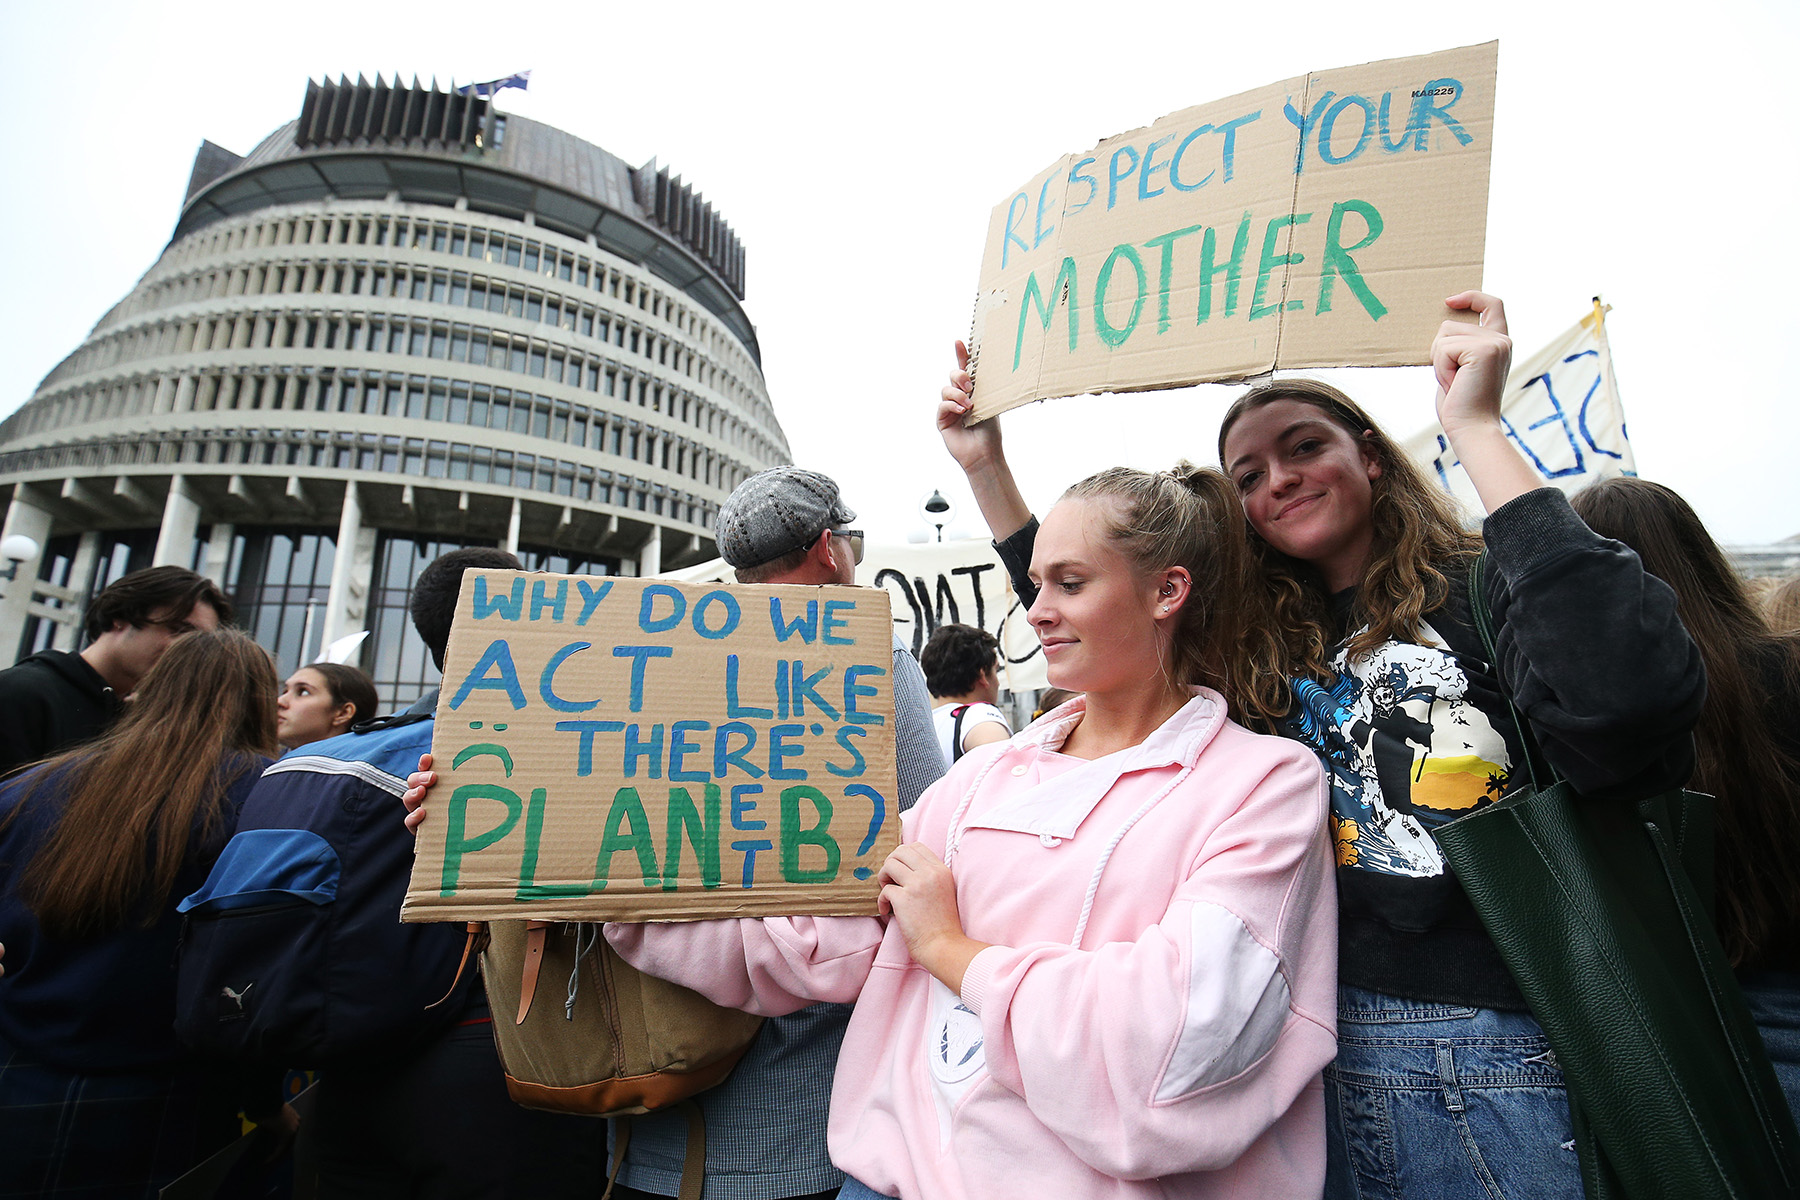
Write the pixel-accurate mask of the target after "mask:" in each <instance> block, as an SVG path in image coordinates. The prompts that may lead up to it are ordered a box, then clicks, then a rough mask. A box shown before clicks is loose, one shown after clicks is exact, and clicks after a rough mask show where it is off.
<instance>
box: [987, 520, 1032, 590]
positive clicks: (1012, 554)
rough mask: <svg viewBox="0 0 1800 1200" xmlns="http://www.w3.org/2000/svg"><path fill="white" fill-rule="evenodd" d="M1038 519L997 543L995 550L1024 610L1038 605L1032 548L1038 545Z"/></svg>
mask: <svg viewBox="0 0 1800 1200" xmlns="http://www.w3.org/2000/svg"><path fill="white" fill-rule="evenodd" d="M1037 531H1038V519H1037V518H1036V517H1032V518H1031V519H1030V520H1029V521H1026V522H1025V526H1024V528H1022V529H1020V530H1019V531H1018V532H1017V533H1015V534H1013V535H1012V536H1011V537H1009V538H1007V539H1006V540H1005V541H1003V542H995V543H994V549H995V550H996V551H998V552H999V554H1000V565H1001V566H1003V567H1005V568H1006V573H1007V575H1008V576H1010V577H1011V579H1012V585H1013V592H1014V593H1015V594H1016V595H1017V596H1018V597H1019V605H1020V607H1022V608H1030V607H1031V606H1032V605H1033V604H1036V603H1037V594H1038V590H1037V585H1036V584H1034V583H1032V582H1031V575H1030V574H1029V572H1030V570H1031V548H1032V547H1033V546H1035V545H1036V544H1037Z"/></svg>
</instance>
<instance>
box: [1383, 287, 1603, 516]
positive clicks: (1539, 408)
mask: <svg viewBox="0 0 1800 1200" xmlns="http://www.w3.org/2000/svg"><path fill="white" fill-rule="evenodd" d="M1609 311H1611V310H1610V309H1609V307H1608V306H1607V305H1604V304H1602V303H1600V298H1599V297H1598V296H1596V297H1594V311H1593V312H1591V313H1589V314H1588V315H1586V316H1585V317H1583V318H1581V320H1580V321H1578V322H1576V323H1575V325H1574V326H1573V327H1571V328H1570V329H1568V330H1567V331H1566V332H1564V333H1563V334H1562V335H1561V336H1560V337H1558V338H1557V339H1556V340H1555V341H1553V342H1551V343H1550V344H1549V345H1548V346H1545V347H1544V348H1543V349H1542V350H1539V351H1538V352H1537V353H1536V354H1534V355H1533V356H1532V357H1530V358H1528V359H1526V360H1525V361H1524V362H1522V363H1520V364H1518V365H1517V366H1515V367H1514V368H1513V370H1512V374H1511V375H1510V376H1509V377H1508V378H1507V381H1506V394H1505V396H1503V397H1502V398H1501V401H1500V421H1501V424H1502V425H1503V426H1504V427H1505V429H1506V435H1507V437H1509V438H1510V439H1512V442H1513V444H1514V445H1515V446H1517V447H1518V448H1519V450H1520V451H1521V452H1522V453H1523V454H1524V455H1525V461H1526V462H1528V463H1530V464H1531V465H1532V467H1533V468H1534V469H1535V470H1536V471H1537V473H1538V474H1539V475H1540V476H1542V477H1543V479H1544V481H1545V482H1546V483H1550V484H1553V485H1555V486H1556V487H1558V488H1561V489H1562V490H1563V491H1564V492H1570V493H1572V492H1577V491H1580V490H1581V489H1582V488H1584V487H1586V486H1587V485H1588V484H1590V483H1594V482H1596V481H1597V480H1601V479H1608V478H1611V477H1612V476H1615V475H1636V474H1637V460H1636V459H1634V458H1633V457H1632V454H1631V442H1630V440H1629V439H1628V437H1627V436H1626V431H1625V410H1624V409H1623V408H1622V407H1621V406H1620V404H1619V392H1618V386H1617V380H1616V379H1615V377H1614V375H1613V364H1612V351H1611V349H1610V348H1609V347H1608V346H1607V342H1606V314H1607V313H1608V312H1609ZM1406 451H1407V453H1408V454H1410V455H1412V457H1413V461H1415V462H1417V463H1418V464H1419V465H1420V466H1422V467H1423V468H1425V470H1426V471H1427V472H1428V473H1429V474H1430V475H1431V477H1432V478H1433V479H1436V480H1437V481H1438V482H1439V483H1441V484H1443V486H1444V488H1445V489H1446V490H1447V491H1449V492H1450V494H1451V495H1453V496H1455V497H1456V498H1457V499H1458V500H1460V501H1461V502H1462V504H1463V507H1464V508H1466V509H1468V510H1469V511H1470V512H1472V513H1480V512H1483V511H1484V509H1483V507H1482V504H1481V499H1480V497H1479V496H1477V495H1476V493H1475V485H1474V484H1472V483H1471V482H1469V476H1468V472H1466V471H1464V470H1463V468H1462V465H1461V463H1459V462H1458V461H1457V458H1456V451H1455V450H1453V449H1451V448H1450V443H1449V440H1448V439H1447V438H1445V436H1444V431H1443V429H1442V428H1441V427H1439V426H1438V425H1436V424H1433V425H1432V426H1431V427H1430V428H1428V429H1426V430H1424V431H1422V432H1420V433H1418V434H1415V435H1414V436H1413V437H1411V438H1409V439H1407V442H1406Z"/></svg>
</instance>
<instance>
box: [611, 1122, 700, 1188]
mask: <svg viewBox="0 0 1800 1200" xmlns="http://www.w3.org/2000/svg"><path fill="white" fill-rule="evenodd" d="M675 1107H676V1108H678V1109H680V1110H681V1113H682V1115H683V1116H685V1117H686V1118H687V1126H688V1136H687V1153H686V1155H684V1156H683V1158H682V1162H681V1189H680V1190H679V1191H678V1192H677V1193H676V1200H700V1189H701V1187H702V1185H704V1183H705V1182H706V1116H705V1114H703V1113H702V1112H701V1111H700V1106H699V1105H698V1104H695V1103H694V1102H693V1101H692V1100H683V1101H682V1102H681V1103H680V1104H677V1105H676V1106H675ZM612 1123H613V1150H612V1170H611V1171H609V1172H608V1173H607V1176H606V1190H605V1191H604V1192H602V1193H600V1200H612V1193H613V1184H614V1183H615V1182H616V1181H617V1180H618V1178H619V1168H620V1167H622V1166H624V1165H625V1149H626V1147H628V1146H630V1145H631V1118H630V1117H614V1118H613V1119H612Z"/></svg>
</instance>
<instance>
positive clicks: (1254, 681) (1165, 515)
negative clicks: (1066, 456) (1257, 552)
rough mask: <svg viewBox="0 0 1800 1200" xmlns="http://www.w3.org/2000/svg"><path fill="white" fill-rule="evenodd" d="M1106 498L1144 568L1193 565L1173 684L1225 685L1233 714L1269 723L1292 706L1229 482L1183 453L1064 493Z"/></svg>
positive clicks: (1114, 538) (1112, 529) (1122, 539)
mask: <svg viewBox="0 0 1800 1200" xmlns="http://www.w3.org/2000/svg"><path fill="white" fill-rule="evenodd" d="M1063 498H1064V499H1065V500H1107V501H1110V503H1109V504H1107V505H1106V506H1104V507H1105V510H1106V511H1108V512H1109V513H1110V515H1111V519H1110V520H1109V521H1108V522H1107V537H1108V540H1109V541H1110V542H1111V543H1112V544H1113V546H1114V547H1115V548H1116V549H1117V550H1118V551H1119V552H1120V553H1121V554H1123V555H1124V556H1125V558H1126V559H1127V561H1129V562H1130V563H1131V564H1132V565H1133V566H1134V567H1135V568H1136V569H1137V570H1139V571H1140V572H1144V573H1153V572H1157V571H1162V570H1166V569H1167V568H1169V567H1185V568H1186V569H1187V572H1188V575H1189V576H1190V577H1191V578H1192V580H1193V587H1192V588H1191V589H1190V591H1189V594H1188V599H1187V603H1186V604H1184V605H1182V608H1181V612H1180V614H1179V616H1178V618H1177V623H1176V625H1175V628H1174V631H1173V632H1174V638H1173V641H1172V643H1171V651H1172V655H1173V661H1172V663H1171V668H1172V670H1173V673H1174V675H1175V679H1174V682H1176V683H1178V684H1182V685H1186V684H1194V683H1199V684H1205V685H1206V686H1208V687H1211V688H1213V689H1215V690H1216V691H1219V692H1221V693H1222V694H1223V695H1224V696H1225V699H1226V701H1227V702H1228V703H1229V705H1230V711H1231V715H1232V716H1233V717H1234V718H1236V719H1237V720H1238V721H1240V722H1242V723H1244V724H1258V725H1265V726H1266V725H1268V724H1270V723H1271V722H1272V721H1273V719H1274V718H1275V717H1277V716H1279V715H1280V714H1281V713H1282V712H1283V711H1285V709H1286V705H1287V687H1286V681H1285V679H1284V678H1283V676H1282V674H1281V671H1280V667H1281V641H1280V638H1279V636H1278V635H1277V634H1276V633H1275V631H1274V628H1273V627H1272V626H1271V625H1270V624H1269V623H1268V622H1267V621H1266V620H1264V619H1262V617H1263V614H1264V613H1266V611H1267V605H1266V604H1258V603H1252V602H1251V596H1252V592H1253V590H1255V589H1256V588H1257V587H1258V584H1259V581H1258V580H1257V579H1256V577H1255V573H1254V570H1253V568H1252V565H1251V560H1250V554H1249V547H1248V544H1247V542H1246V540H1245V535H1244V528H1245V527H1244V518H1243V510H1242V509H1241V508H1240V507H1239V505H1238V499H1237V493H1236V491H1235V489H1234V488H1233V487H1232V485H1231V480H1229V479H1227V478H1226V477H1225V476H1223V475H1221V474H1219V472H1217V471H1213V470H1209V469H1207V468H1205V467H1196V466H1194V465H1193V464H1192V463H1189V462H1186V461H1183V462H1180V463H1177V464H1176V465H1175V468H1174V470H1171V471H1162V472H1158V473H1156V474H1152V473H1150V472H1148V471H1138V470H1134V469H1132V468H1129V467H1113V468H1111V469H1110V470H1106V471H1101V472H1100V473H1099V474H1097V475H1090V476H1088V477H1087V478H1086V479H1084V480H1082V481H1081V482H1080V483H1077V484H1076V485H1075V486H1073V487H1071V488H1070V489H1069V490H1068V491H1066V492H1064V493H1063Z"/></svg>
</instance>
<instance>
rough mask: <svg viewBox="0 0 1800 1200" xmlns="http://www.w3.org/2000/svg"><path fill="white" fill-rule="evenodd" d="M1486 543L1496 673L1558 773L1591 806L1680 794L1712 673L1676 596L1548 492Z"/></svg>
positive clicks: (1500, 517)
mask: <svg viewBox="0 0 1800 1200" xmlns="http://www.w3.org/2000/svg"><path fill="white" fill-rule="evenodd" d="M1483 532H1484V535H1485V537H1486V540H1487V546H1488V553H1489V559H1490V562H1491V564H1492V566H1493V567H1494V568H1496V569H1495V570H1493V571H1492V572H1491V573H1490V574H1489V577H1488V583H1487V589H1486V590H1487V596H1488V603H1489V606H1490V608H1491V610H1492V613H1493V618H1494V625H1495V649H1496V650H1497V652H1498V654H1499V659H1500V661H1499V662H1498V663H1496V664H1495V667H1496V669H1497V670H1498V671H1499V672H1500V674H1501V677H1502V678H1503V679H1504V680H1505V681H1506V685H1507V687H1508V689H1509V690H1510V691H1511V692H1512V694H1513V698H1514V700H1515V702H1516V703H1517V704H1518V707H1519V710H1520V712H1522V713H1523V714H1524V715H1525V716H1526V718H1527V719H1528V720H1529V721H1530V722H1531V726H1532V732H1533V734H1534V735H1535V736H1536V738H1537V740H1538V744H1539V745H1540V746H1541V747H1542V748H1543V751H1544V755H1545V757H1546V758H1547V759H1548V760H1549V762H1550V765H1551V766H1553V767H1554V768H1555V769H1556V770H1557V771H1558V772H1560V773H1561V774H1562V776H1563V777H1564V778H1565V779H1567V780H1568V781H1569V782H1570V783H1571V784H1573V785H1574V786H1575V789H1576V790H1577V791H1580V792H1583V793H1587V794H1595V793H1602V792H1606V791H1611V790H1618V791H1621V792H1626V791H1629V792H1632V793H1636V794H1645V795H1648V794H1651V793H1654V792H1656V791H1661V790H1665V789H1667V788H1670V787H1675V786H1679V785H1680V784H1682V783H1685V782H1686V781H1687V778H1688V776H1689V774H1691V773H1692V771H1693V766H1694V745H1693V738H1692V736H1691V731H1692V729H1693V727H1694V722H1695V720H1696V719H1697V718H1698V717H1699V715H1700V707H1701V705H1702V704H1703V703H1704V702H1705V699H1706V673H1705V668H1704V667H1703V666H1702V665H1701V660H1700V651H1699V649H1698V648H1697V647H1696V646H1695V645H1694V642H1693V639H1692V638H1690V637H1689V636H1688V633H1687V630H1686V629H1684V628H1683V627H1682V624H1681V619H1680V617H1678V616H1677V615H1676V612H1675V593H1674V592H1673V591H1671V590H1670V589H1669V586H1668V585H1667V584H1665V583H1663V582H1662V580H1660V579H1657V578H1656V577H1655V576H1653V575H1651V574H1649V573H1648V572H1646V571H1645V570H1644V568H1643V564H1642V563H1640V562H1639V561H1638V556H1637V555H1636V554H1635V553H1633V552H1632V551H1631V550H1630V549H1629V548H1628V547H1626V546H1624V545H1622V544H1620V543H1619V542H1615V541H1610V540H1608V539H1606V538H1603V537H1601V536H1600V535H1598V534H1596V533H1594V532H1593V531H1592V530H1590V529H1589V528H1588V527H1587V526H1586V525H1584V524H1582V522H1581V519H1580V518H1579V517H1577V516H1576V515H1575V512H1574V510H1573V509H1571V508H1570V507H1569V502H1568V499H1567V497H1565V496H1564V495H1563V494H1562V493H1561V492H1559V491H1557V490H1556V489H1554V488H1539V489H1537V490H1536V491H1532V492H1527V493H1526V494H1525V495H1523V496H1520V497H1518V498H1517V499H1515V500H1513V501H1511V502H1510V503H1507V504H1505V505H1502V506H1501V507H1500V508H1499V509H1497V510H1496V511H1495V512H1494V513H1493V514H1492V515H1490V516H1489V517H1488V519H1487V523H1486V526H1485V528H1484V531H1483Z"/></svg>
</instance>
